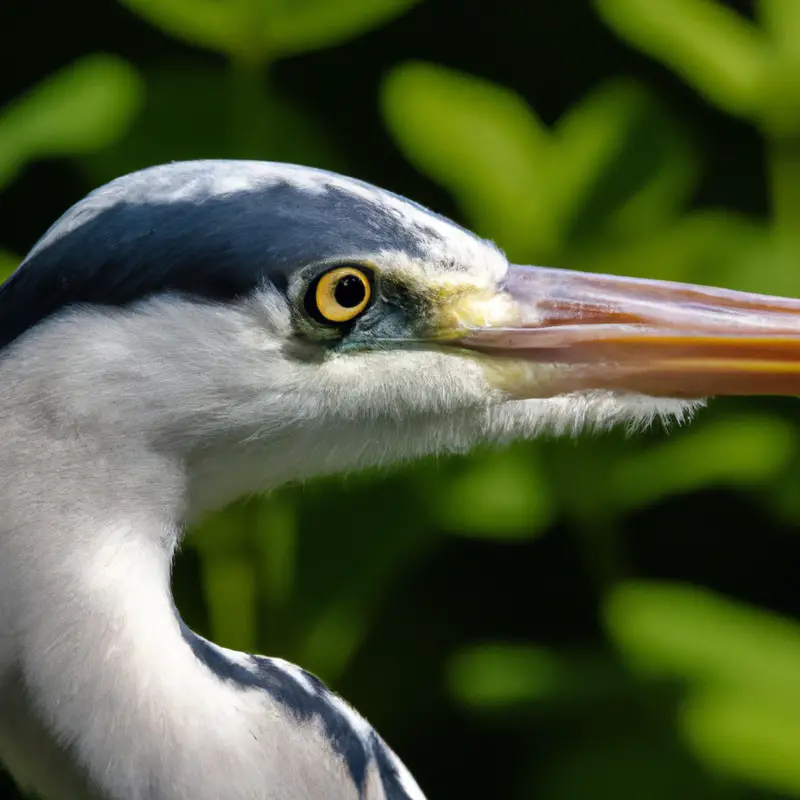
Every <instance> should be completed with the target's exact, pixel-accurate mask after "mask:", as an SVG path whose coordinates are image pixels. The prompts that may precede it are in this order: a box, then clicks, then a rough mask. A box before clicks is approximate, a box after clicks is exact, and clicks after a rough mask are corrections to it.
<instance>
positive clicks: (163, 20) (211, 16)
mask: <svg viewBox="0 0 800 800" xmlns="http://www.w3.org/2000/svg"><path fill="white" fill-rule="evenodd" d="M120 2H121V3H122V4H123V5H124V6H127V8H128V9H130V10H131V11H132V12H134V13H135V14H138V15H139V16H140V17H142V18H143V19H146V20H147V21H148V22H150V23H151V24H152V25H154V26H155V27H157V28H159V29H160V30H162V31H163V32H164V33H166V34H169V35H170V36H174V37H176V38H178V39H182V40H183V41H186V42H189V43H190V44H194V45H198V46H199V47H205V48H208V49H210V50H216V51H217V52H220V53H227V54H236V53H238V52H240V51H242V50H245V49H248V48H249V41H248V38H249V35H248V34H247V33H246V31H245V25H244V24H243V21H242V13H241V12H242V3H237V2H234V0H120ZM246 36H247V37H248V38H245V37H246Z"/></svg>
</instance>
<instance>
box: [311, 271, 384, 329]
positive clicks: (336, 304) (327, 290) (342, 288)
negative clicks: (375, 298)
mask: <svg viewBox="0 0 800 800" xmlns="http://www.w3.org/2000/svg"><path fill="white" fill-rule="evenodd" d="M371 294H372V286H371V285H370V281H369V278H368V277H367V275H366V274H365V273H364V272H363V271H362V270H360V269H358V268H357V267H337V268H336V269H332V270H331V271H330V272H326V273H325V274H324V275H323V276H322V277H321V278H320V279H319V281H318V282H317V290H316V292H315V295H314V300H315V304H316V307H317V311H318V312H319V314H320V316H322V317H323V318H324V319H326V320H327V321H328V322H349V321H350V320H351V319H354V318H355V317H357V316H358V315H359V314H360V313H361V312H362V311H363V310H364V309H365V308H366V307H367V303H368V302H369V298H370V295H371Z"/></svg>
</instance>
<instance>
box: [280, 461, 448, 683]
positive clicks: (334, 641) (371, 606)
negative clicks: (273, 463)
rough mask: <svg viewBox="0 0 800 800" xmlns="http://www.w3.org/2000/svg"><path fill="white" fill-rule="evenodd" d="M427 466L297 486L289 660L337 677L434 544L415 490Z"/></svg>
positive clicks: (426, 474) (424, 478)
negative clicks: (298, 536)
mask: <svg viewBox="0 0 800 800" xmlns="http://www.w3.org/2000/svg"><path fill="white" fill-rule="evenodd" d="M430 470H431V465H430V464H425V463H423V464H419V465H417V466H416V468H415V469H414V470H413V471H408V472H406V473H403V472H399V473H397V474H395V475H393V476H391V477H389V478H384V479H383V480H376V477H375V475H371V474H365V475H358V476H352V477H350V478H349V479H348V481H347V483H346V484H344V485H343V484H342V482H341V481H340V480H322V481H317V482H315V483H314V484H312V485H310V486H308V487H305V488H303V490H302V492H301V493H300V492H298V495H297V496H298V502H300V499H301V500H302V502H300V507H301V509H302V514H301V522H300V524H301V528H302V530H303V537H302V538H301V547H300V549H299V559H298V567H299V572H298V578H297V584H298V592H297V595H296V596H295V599H294V601H293V604H292V605H293V611H294V614H295V619H294V638H293V641H294V647H293V658H294V660H296V661H297V662H298V663H301V664H303V665H304V666H306V667H307V668H309V669H311V670H312V671H313V672H315V673H317V674H319V675H320V676H322V677H324V678H325V679H326V680H329V681H332V682H335V681H336V680H338V678H339V677H340V675H341V674H342V672H343V671H344V670H345V669H346V667H347V666H348V664H349V663H350V661H351V660H352V659H353V657H354V656H355V654H356V653H357V652H358V648H359V647H360V646H361V644H362V643H363V641H364V638H365V637H366V635H367V634H368V632H369V631H370V630H371V628H372V626H373V625H374V622H375V619H376V617H377V615H378V614H379V613H380V611H381V609H382V606H383V603H385V602H386V598H387V597H388V596H389V595H390V593H391V591H392V590H393V588H394V587H395V585H396V583H397V581H399V580H400V579H401V578H402V577H403V576H404V575H405V574H407V573H408V571H409V570H412V569H413V568H414V565H415V564H416V563H417V562H418V561H419V560H420V559H421V558H422V557H423V555H425V554H426V553H428V552H429V551H430V550H431V548H432V547H433V546H434V545H435V544H436V543H437V542H438V537H436V536H434V535H433V530H432V527H431V525H430V520H429V519H428V517H427V516H426V514H425V509H424V506H423V504H422V503H421V502H420V498H419V494H418V491H419V489H418V485H419V484H418V482H420V483H422V484H424V485H429V484H430Z"/></svg>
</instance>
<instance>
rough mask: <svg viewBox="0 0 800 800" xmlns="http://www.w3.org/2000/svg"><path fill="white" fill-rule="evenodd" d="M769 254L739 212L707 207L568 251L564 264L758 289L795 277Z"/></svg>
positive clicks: (761, 236) (761, 234) (765, 243)
mask: <svg viewBox="0 0 800 800" xmlns="http://www.w3.org/2000/svg"><path fill="white" fill-rule="evenodd" d="M771 256H772V250H771V249H770V242H769V239H768V237H767V232H766V231H764V230H763V229H761V228H759V227H758V226H756V225H755V224H754V223H752V222H750V221H749V220H747V219H746V218H744V217H742V216H739V215H736V214H733V213H730V212H728V211H719V210H714V211H712V210H709V211H697V212H694V213H692V214H687V215H685V216H682V217H679V218H678V219H676V220H675V221H674V222H673V223H672V224H671V225H668V226H666V227H664V228H662V229H661V230H657V231H649V232H648V233H647V234H646V235H643V236H641V237H638V236H637V237H636V238H633V237H632V236H628V237H626V238H624V239H622V238H621V239H620V240H619V241H612V242H604V241H599V242H593V243H592V244H591V245H590V246H589V247H586V248H584V249H583V250H581V251H578V252H576V253H575V254H573V255H572V256H571V259H570V266H572V267H574V268H576V269H585V270H588V271H590V272H611V273H614V274H619V275H630V276H633V277H640V278H645V277H646V278H660V279H662V280H673V281H688V282H690V283H704V284H711V285H715V286H726V287H728V288H737V289H743V290H745V289H748V288H751V287H753V286H754V285H755V284H756V283H759V284H760V285H761V288H762V291H772V289H771V288H769V287H770V286H781V285H783V286H785V285H787V284H788V282H789V281H792V280H796V279H797V278H800V273H797V272H796V271H794V270H786V269H783V268H782V267H783V265H778V264H777V263H776V260H775V259H773V258H771ZM773 265H774V266H773Z"/></svg>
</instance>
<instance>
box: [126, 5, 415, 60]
mask: <svg viewBox="0 0 800 800" xmlns="http://www.w3.org/2000/svg"><path fill="white" fill-rule="evenodd" d="M121 2H122V3H123V4H124V5H126V6H127V7H128V8H129V9H130V10H131V11H133V12H135V13H136V14H138V15H139V16H141V17H143V18H144V19H146V20H147V21H148V22H150V23H151V24H153V25H155V26H156V27H157V28H160V29H161V30H162V31H164V32H165V33H167V34H169V35H171V36H175V37H176V38H178V39H182V40H184V41H186V42H190V43H191V44H194V45H197V46H198V47H204V48H207V49H209V50H215V51H217V52H220V53H225V54H227V55H228V56H231V57H235V58H240V59H243V60H246V61H248V62H250V63H258V62H260V61H265V60H273V61H274V60H275V59H277V58H281V57H285V56H289V55H294V54H297V53H302V52H307V51H309V50H319V49H321V48H324V47H330V46H332V45H337V44H341V43H342V42H345V41H347V40H348V39H352V38H354V37H355V36H358V35H360V34H362V33H366V32H367V31H369V30H372V29H373V28H377V27H378V26H380V25H382V24H383V23H385V22H388V21H389V20H391V19H394V18H395V17H398V16H400V14H402V13H403V12H405V11H406V10H407V9H408V8H410V7H411V6H413V5H415V4H416V3H418V2H420V0H121Z"/></svg>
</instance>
